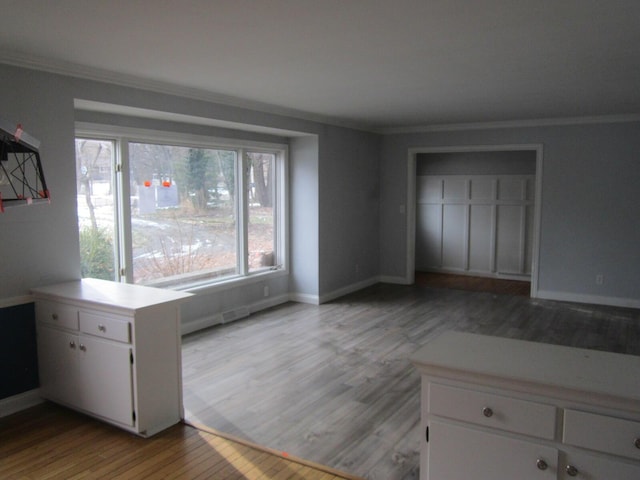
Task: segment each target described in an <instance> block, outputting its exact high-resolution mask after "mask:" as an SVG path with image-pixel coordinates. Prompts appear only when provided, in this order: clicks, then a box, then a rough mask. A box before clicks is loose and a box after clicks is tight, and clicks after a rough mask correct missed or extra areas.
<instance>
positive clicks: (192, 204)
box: [76, 130, 286, 288]
mask: <svg viewBox="0 0 640 480" xmlns="http://www.w3.org/2000/svg"><path fill="white" fill-rule="evenodd" d="M76 175H77V188H78V195H77V209H78V228H79V234H80V247H81V263H82V274H83V276H91V277H98V278H106V279H110V280H115V281H127V282H132V283H139V284H144V285H152V286H159V287H184V288H188V287H191V286H199V285H207V284H212V283H218V282H226V281H233V280H241V279H243V278H246V277H249V276H252V275H259V274H265V273H268V272H271V271H274V270H279V269H283V268H285V259H286V253H285V252H286V251H285V248H286V245H285V238H286V235H285V230H284V228H285V223H286V222H285V218H286V217H285V215H286V210H285V209H286V201H285V199H286V197H285V181H286V177H285V175H286V148H285V147H284V146H282V145H271V144H258V143H253V142H244V143H241V144H234V143H231V142H227V141H215V140H210V139H207V138H200V137H188V138H186V137H185V136H178V135H171V136H168V135H166V134H163V135H162V138H160V137H159V136H158V135H153V134H151V133H148V132H147V133H146V134H140V133H139V132H137V133H136V134H128V135H122V134H120V135H116V134H112V135H110V134H109V132H108V131H107V132H105V131H100V132H96V131H93V132H92V131H89V130H87V131H79V132H77V138H76Z"/></svg>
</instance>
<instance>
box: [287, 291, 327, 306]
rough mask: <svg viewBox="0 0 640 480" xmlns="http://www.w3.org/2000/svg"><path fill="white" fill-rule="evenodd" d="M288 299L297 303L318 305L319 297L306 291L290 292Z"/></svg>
mask: <svg viewBox="0 0 640 480" xmlns="http://www.w3.org/2000/svg"><path fill="white" fill-rule="evenodd" d="M289 300H291V301H292V302H298V303H309V304H311V305H320V297H319V296H318V295H311V294H308V293H290V294H289Z"/></svg>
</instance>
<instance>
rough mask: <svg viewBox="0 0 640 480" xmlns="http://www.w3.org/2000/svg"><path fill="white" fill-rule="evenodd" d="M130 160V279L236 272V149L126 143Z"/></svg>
mask: <svg viewBox="0 0 640 480" xmlns="http://www.w3.org/2000/svg"><path fill="white" fill-rule="evenodd" d="M129 167H130V182H131V196H132V198H131V205H132V211H131V234H132V251H133V278H134V282H135V283H142V284H154V285H161V284H165V285H166V284H176V283H185V282H191V281H198V280H204V279H208V278H213V277H224V276H229V275H236V274H237V273H238V253H237V247H236V245H237V233H236V231H237V229H236V222H237V219H236V207H235V205H236V202H235V185H236V178H235V171H236V153H235V152H234V151H229V150H214V149H203V148H189V147H179V146H169V145H155V144H148V143H130V144H129Z"/></svg>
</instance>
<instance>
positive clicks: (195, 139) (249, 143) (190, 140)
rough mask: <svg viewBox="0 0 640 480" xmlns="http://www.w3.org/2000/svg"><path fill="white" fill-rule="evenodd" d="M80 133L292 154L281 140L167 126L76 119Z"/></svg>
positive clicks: (171, 143)
mask: <svg viewBox="0 0 640 480" xmlns="http://www.w3.org/2000/svg"><path fill="white" fill-rule="evenodd" d="M75 129H76V133H75V136H76V137H87V136H91V137H100V138H105V139H116V140H127V141H132V142H154V143H158V144H161V145H174V146H181V147H202V148H221V149H223V148H229V149H237V148H250V149H258V150H264V149H268V150H269V151H270V152H278V151H281V150H285V151H286V153H287V155H288V150H289V146H288V145H287V144H286V143H278V142H256V141H254V140H243V139H236V138H225V137H214V136H209V135H195V134H192V133H180V132H172V131H166V130H152V129H148V128H136V127H123V126H121V125H108V124H103V123H92V122H76V123H75Z"/></svg>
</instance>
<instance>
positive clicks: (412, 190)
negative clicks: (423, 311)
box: [405, 144, 543, 298]
mask: <svg viewBox="0 0 640 480" xmlns="http://www.w3.org/2000/svg"><path fill="white" fill-rule="evenodd" d="M500 151H535V152H536V180H535V189H536V193H535V202H534V214H533V215H534V217H533V245H532V253H531V297H532V298H535V297H537V296H538V274H539V272H538V268H539V260H540V228H541V223H542V221H541V218H542V217H541V214H542V163H543V161H542V160H543V146H542V144H509V145H461V146H442V147H415V148H410V149H409V151H408V159H407V205H406V212H407V218H406V232H407V239H406V247H407V257H406V267H405V268H406V274H405V282H406V283H407V284H409V285H410V284H413V283H414V282H415V262H416V245H415V244H416V239H415V236H416V235H415V231H416V156H417V155H418V154H419V153H454V152H500Z"/></svg>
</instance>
